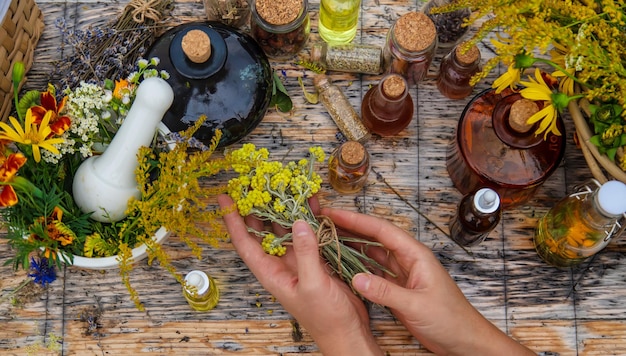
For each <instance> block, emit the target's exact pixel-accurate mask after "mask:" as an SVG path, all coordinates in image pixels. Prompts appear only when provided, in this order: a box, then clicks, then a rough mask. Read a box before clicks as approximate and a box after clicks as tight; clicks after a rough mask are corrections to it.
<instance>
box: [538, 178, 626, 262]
mask: <svg viewBox="0 0 626 356" xmlns="http://www.w3.org/2000/svg"><path fill="white" fill-rule="evenodd" d="M598 185H599V183H597V182H596V186H595V187H590V186H589V185H587V186H585V187H584V188H585V189H584V190H583V189H579V190H578V191H576V192H575V193H573V194H571V195H570V196H567V197H565V198H564V199H562V200H560V201H559V202H558V203H556V204H555V205H554V206H553V207H552V209H550V211H548V213H547V214H546V215H545V216H543V217H542V218H541V219H540V220H539V222H538V224H537V229H536V232H535V237H534V243H535V248H536V250H537V253H538V254H539V257H541V258H542V259H543V260H544V261H545V262H547V263H549V264H551V265H553V266H555V267H570V266H575V265H577V264H580V263H581V262H583V261H585V260H586V259H587V258H589V257H590V256H592V255H594V254H596V253H598V252H600V251H601V250H602V249H603V248H604V247H606V245H607V244H608V243H609V242H610V241H611V238H613V237H615V236H616V235H617V234H616V231H618V226H617V225H616V222H617V221H618V220H619V219H622V221H621V223H622V224H623V223H624V221H623V214H624V212H626V185H625V184H624V183H622V182H620V181H615V180H614V181H608V182H606V183H604V184H603V185H602V186H600V187H598Z"/></svg>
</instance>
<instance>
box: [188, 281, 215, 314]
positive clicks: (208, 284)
mask: <svg viewBox="0 0 626 356" xmlns="http://www.w3.org/2000/svg"><path fill="white" fill-rule="evenodd" d="M190 287H195V288H190ZM194 289H195V291H194ZM183 295H184V296H185V299H187V303H189V306H191V307H192V308H193V309H195V310H197V311H208V310H211V309H213V308H215V306H216V305H217V302H218V301H219V299H220V291H219V289H217V286H216V285H215V281H214V280H213V278H211V277H209V276H208V275H207V274H206V273H204V272H202V271H191V272H189V273H187V275H186V276H185V286H184V287H183Z"/></svg>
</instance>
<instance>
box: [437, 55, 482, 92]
mask: <svg viewBox="0 0 626 356" xmlns="http://www.w3.org/2000/svg"><path fill="white" fill-rule="evenodd" d="M480 70H481V69H480V50H479V49H478V47H476V46H474V45H473V46H471V47H469V48H465V43H461V44H459V45H457V46H456V47H454V49H453V50H452V51H451V52H450V53H448V54H447V55H446V56H445V57H444V58H443V60H442V61H441V65H440V66H439V74H438V75H437V89H439V92H440V93H441V94H443V95H444V96H446V97H448V98H450V99H463V98H465V97H467V96H468V95H470V94H471V93H472V91H473V90H474V86H473V85H470V80H471V79H472V77H473V76H474V75H475V74H476V73H478V72H480Z"/></svg>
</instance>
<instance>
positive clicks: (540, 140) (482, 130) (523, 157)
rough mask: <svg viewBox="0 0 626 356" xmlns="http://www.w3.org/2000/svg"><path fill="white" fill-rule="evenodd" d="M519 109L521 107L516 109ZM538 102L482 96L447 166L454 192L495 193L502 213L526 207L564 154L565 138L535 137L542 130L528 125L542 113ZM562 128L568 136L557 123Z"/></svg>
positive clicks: (468, 111) (471, 107)
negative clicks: (485, 190)
mask: <svg viewBox="0 0 626 356" xmlns="http://www.w3.org/2000/svg"><path fill="white" fill-rule="evenodd" d="M516 103H517V104H516ZM539 109H540V107H538V106H537V104H535V102H532V101H528V100H526V99H522V97H521V95H520V94H518V93H513V92H512V91H511V90H510V89H505V90H504V91H503V92H501V93H500V94H496V92H495V90H493V89H489V90H486V91H484V92H482V93H480V94H479V95H477V96H476V97H475V98H474V99H472V101H470V102H469V103H468V104H467V106H466V107H465V110H464V111H463V113H462V115H461V118H460V120H459V124H458V126H457V129H456V136H455V138H454V139H453V140H452V141H451V142H450V145H449V146H448V153H447V161H446V165H447V168H448V173H449V175H450V179H451V180H452V182H453V183H454V186H455V187H456V188H457V189H458V190H459V191H460V192H461V193H463V194H468V193H469V192H471V191H474V190H476V189H478V188H480V187H489V188H492V189H494V190H495V191H496V192H497V193H498V194H499V195H500V199H501V201H502V207H503V208H506V207H511V206H515V205H518V204H523V203H525V202H526V201H528V199H530V198H531V197H532V196H533V194H534V193H535V192H536V191H537V189H538V188H539V186H540V185H541V184H542V183H543V182H544V181H545V180H546V179H547V178H548V177H550V175H551V174H552V173H554V171H555V170H556V168H557V167H558V166H559V163H560V162H561V159H562V158H563V153H564V151H565V141H564V139H563V135H561V136H557V135H554V134H551V133H548V134H547V136H546V138H545V140H544V135H543V134H541V135H535V131H536V127H537V125H538V123H537V124H535V125H532V126H528V125H526V124H525V123H526V120H527V118H528V117H530V115H531V114H532V113H534V112H536V111H538V110H539ZM556 120H557V122H556V125H557V128H558V129H559V131H560V132H561V133H563V132H565V131H564V128H563V121H562V120H561V118H560V117H557V119H556Z"/></svg>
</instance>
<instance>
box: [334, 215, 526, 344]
mask: <svg viewBox="0 0 626 356" xmlns="http://www.w3.org/2000/svg"><path fill="white" fill-rule="evenodd" d="M322 214H323V215H326V216H328V217H330V218H331V219H332V220H333V222H334V223H335V225H336V226H338V227H340V228H341V229H343V230H345V231H348V232H351V233H354V234H357V235H359V236H361V237H365V238H369V239H371V240H374V241H378V242H380V243H382V244H383V245H384V246H385V248H384V249H383V248H377V247H370V248H369V249H368V255H370V256H371V257H372V258H374V259H375V260H376V261H377V262H379V263H380V264H381V265H383V266H385V267H386V268H388V269H389V270H390V271H391V272H393V273H394V274H395V277H393V276H391V275H389V274H384V275H383V277H379V276H376V275H373V274H365V273H361V274H357V275H356V276H355V277H354V278H353V280H352V286H353V287H354V288H355V290H356V291H358V292H359V293H360V294H361V295H362V296H363V297H365V298H367V299H369V300H371V301H372V302H374V303H378V304H380V305H384V306H386V307H389V308H390V309H391V311H392V313H393V314H394V315H395V316H396V317H397V318H398V320H400V322H402V323H403V324H404V325H405V326H406V328H407V329H408V330H409V332H411V334H412V335H413V336H414V337H415V338H416V339H417V340H419V341H420V343H422V344H423V345H424V346H426V347H427V348H428V349H429V350H431V351H432V352H434V353H436V354H446V355H501V354H502V352H503V351H506V354H507V355H532V354H533V353H532V352H531V351H530V350H529V349H527V348H525V347H524V346H522V345H520V344H519V343H517V342H516V341H514V340H513V339H511V338H509V337H508V336H507V335H506V334H504V333H503V332H502V331H500V330H499V329H498V328H497V327H495V326H494V325H493V324H492V323H490V322H489V321H488V320H487V319H485V318H484V317H483V316H482V315H481V314H480V313H479V312H478V311H477V310H476V309H475V308H474V307H473V306H472V305H471V304H470V303H469V301H468V300H467V299H466V298H465V296H464V295H463V293H462V292H461V290H460V289H459V288H458V286H457V285H456V283H455V282H454V280H453V279H452V278H451V277H450V275H449V274H448V272H447V271H446V270H445V269H444V268H443V266H442V265H441V264H440V263H439V261H438V260H437V258H436V257H435V255H434V254H433V253H432V251H431V250H430V249H429V248H428V247H426V246H424V245H423V244H421V243H420V242H418V241H417V240H415V239H414V238H413V237H412V236H410V235H409V234H408V233H407V232H406V231H404V230H402V229H400V228H399V227H397V226H395V225H393V224H392V223H391V222H389V221H387V220H383V219H379V218H375V217H372V216H367V215H363V214H358V213H354V212H349V211H345V210H337V209H328V208H326V209H322Z"/></svg>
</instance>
